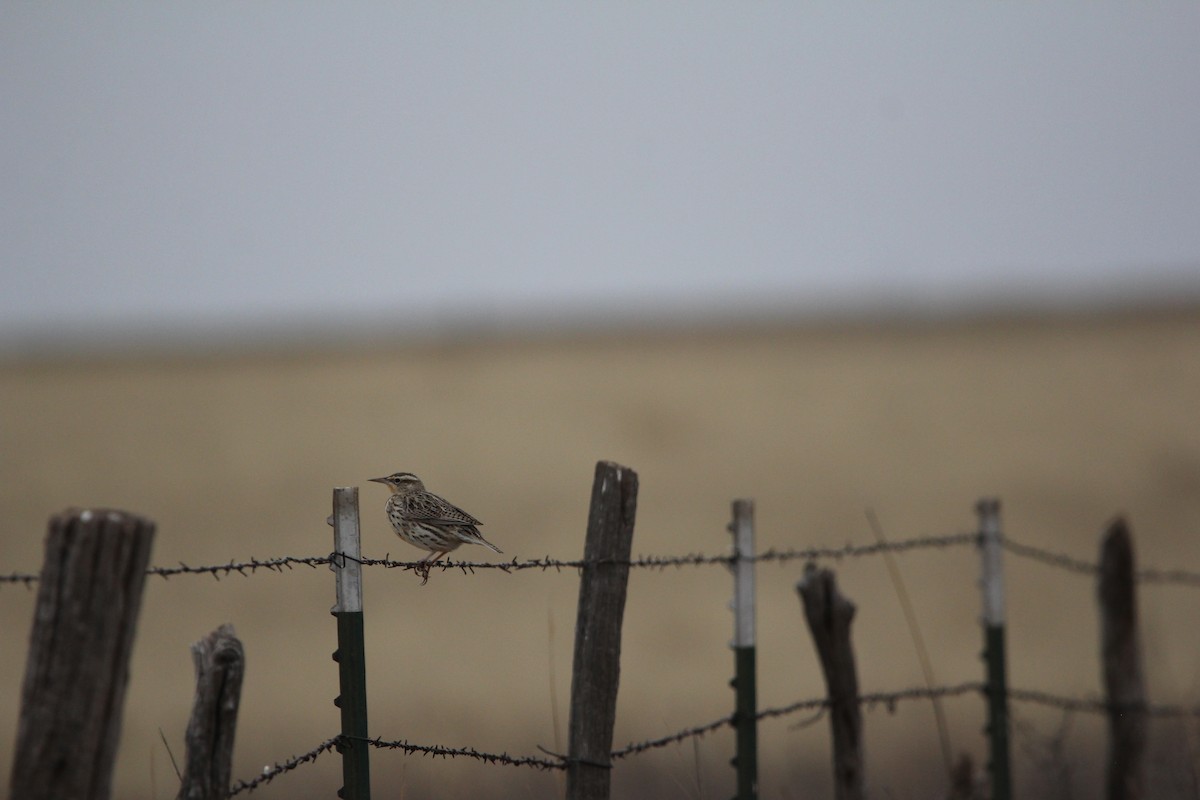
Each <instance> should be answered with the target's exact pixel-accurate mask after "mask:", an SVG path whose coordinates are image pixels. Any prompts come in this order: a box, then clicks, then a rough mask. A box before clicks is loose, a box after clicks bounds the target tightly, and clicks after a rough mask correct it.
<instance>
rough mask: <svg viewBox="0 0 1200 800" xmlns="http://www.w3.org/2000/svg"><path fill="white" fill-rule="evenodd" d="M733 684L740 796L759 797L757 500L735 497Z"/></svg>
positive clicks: (744, 799)
mask: <svg viewBox="0 0 1200 800" xmlns="http://www.w3.org/2000/svg"><path fill="white" fill-rule="evenodd" d="M729 530H730V532H731V533H732V534H733V563H732V564H731V569H732V571H733V602H732V604H731V608H732V609H733V653H734V670H735V672H734V679H733V687H734V691H735V692H736V693H737V704H736V706H735V711H734V715H733V724H734V727H735V729H736V730H737V756H736V757H735V758H734V759H733V764H734V766H735V767H736V768H737V798H736V800H755V798H756V797H758V698H757V686H756V678H755V671H756V668H755V643H754V501H753V500H734V501H733V522H731V523H730V525H729Z"/></svg>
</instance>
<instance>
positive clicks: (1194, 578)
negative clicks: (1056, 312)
mask: <svg viewBox="0 0 1200 800" xmlns="http://www.w3.org/2000/svg"><path fill="white" fill-rule="evenodd" d="M978 541H979V534H977V533H955V534H949V535H945V536H921V537H916V538H912V539H904V540H900V541H891V542H872V543H870V544H863V545H856V544H847V545H843V546H841V547H807V548H790V549H786V550H776V549H773V548H772V549H769V550H765V551H763V552H761V553H758V554H756V555H754V556H751V560H753V561H756V562H762V563H777V564H786V563H788V562H791V561H817V560H822V559H825V560H832V561H841V560H844V559H848V558H860V557H864V556H872V555H878V554H881V553H885V552H891V553H904V552H909V551H913V550H920V549H929V548H940V549H944V548H949V547H955V546H958V545H964V544H974V543H977V542H978ZM1002 542H1003V545H1004V548H1005V549H1006V550H1008V552H1010V553H1012V554H1013V555H1015V556H1018V557H1021V558H1027V559H1030V560H1032V561H1037V562H1040V563H1042V564H1046V565H1047V566H1051V567H1055V568H1058V569H1062V570H1065V571H1067V572H1074V573H1077V574H1081V575H1095V574H1097V573H1098V572H1099V570H1100V566H1099V565H1098V564H1096V563H1094V562H1091V561H1084V560H1082V559H1078V558H1074V557H1073V556H1069V555H1067V554H1065V553H1059V552H1055V551H1052V550H1047V549H1046V548H1042V547H1037V546H1035V545H1029V544H1023V543H1021V542H1017V541H1015V540H1013V539H1010V538H1009V537H1007V536H1006V537H1003V539H1002ZM345 558H349V556H345V555H344V554H341V553H331V554H330V555H328V556H279V557H277V558H268V559H258V558H253V557H251V558H250V559H248V560H246V561H233V560H230V561H229V562H227V563H224V564H208V565H202V566H192V565H189V564H184V563H183V562H180V563H179V564H178V565H177V566H173V567H150V568H149V569H147V570H146V574H147V575H157V576H159V577H161V578H164V579H165V578H170V577H173V576H176V575H211V576H212V577H213V578H216V579H217V580H220V579H221V578H222V577H225V576H228V575H232V574H234V573H236V574H238V575H241V576H243V577H247V576H249V575H252V574H255V573H257V572H259V571H264V572H277V573H282V572H285V571H289V570H292V569H294V568H295V567H299V566H304V567H309V568H310V569H316V568H317V567H320V566H327V565H330V564H334V563H335V562H336V561H338V560H340V559H345ZM736 560H737V557H736V556H734V555H731V554H720V555H711V554H704V553H687V554H684V555H679V556H655V555H650V556H639V557H637V558H633V559H628V560H618V559H592V560H588V559H557V558H551V557H550V556H543V557H541V558H530V559H516V558H514V559H512V560H511V561H453V560H450V559H444V560H440V561H435V562H432V564H429V563H424V562H420V561H396V560H393V559H391V558H390V557H386V556H385V557H384V558H361V559H359V560H358V561H359V563H360V564H362V565H363V566H367V567H383V568H384V569H399V570H404V571H414V570H419V569H424V568H426V567H432V568H434V569H437V570H440V571H442V572H446V571H448V570H455V569H456V570H460V571H461V572H463V573H467V574H474V573H475V572H477V571H480V570H500V571H501V572H505V573H513V572H522V571H525V570H532V569H536V570H541V571H543V572H545V571H547V570H555V571H562V570H566V569H572V570H577V569H583V568H584V567H588V566H598V565H610V564H611V565H617V566H624V567H630V568H633V569H656V570H665V569H667V568H668V567H675V568H682V567H702V566H711V565H715V564H724V565H726V566H732V565H733V563H734V562H735V561H736ZM1134 577H1135V579H1136V580H1137V581H1139V582H1142V583H1156V584H1174V585H1177V586H1185V587H1191V588H1200V572H1197V571H1193V570H1183V569H1169V570H1168V569H1157V568H1153V567H1149V568H1145V569H1140V570H1138V571H1137V572H1136V573H1135V576H1134ZM39 578H40V576H39V575H38V574H37V573H30V572H12V573H9V574H7V575H0V584H6V583H10V584H16V583H19V584H23V585H24V586H25V587H26V588H30V587H32V585H33V584H35V583H37V582H38V580H39Z"/></svg>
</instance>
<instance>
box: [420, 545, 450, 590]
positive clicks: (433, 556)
mask: <svg viewBox="0 0 1200 800" xmlns="http://www.w3.org/2000/svg"><path fill="white" fill-rule="evenodd" d="M448 552H450V551H449V550H441V551H435V552H432V553H430V554H429V555H427V556H425V557H424V558H422V559H421V560H420V561H419V562H418V566H417V570H416V572H417V574H418V575H420V576H421V585H422V586H424V585H425V584H427V583H429V570H430V569H431V568H432V567H433V562H435V561H437V560H438V559H439V558H441V557H442V556H444V555H446V553H448Z"/></svg>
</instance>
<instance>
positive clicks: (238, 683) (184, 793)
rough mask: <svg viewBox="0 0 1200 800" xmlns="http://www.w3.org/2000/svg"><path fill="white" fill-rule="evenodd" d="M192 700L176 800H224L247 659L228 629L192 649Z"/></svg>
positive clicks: (212, 634) (209, 637)
mask: <svg viewBox="0 0 1200 800" xmlns="http://www.w3.org/2000/svg"><path fill="white" fill-rule="evenodd" d="M192 660H193V661H194V662H195V664H196V699H195V702H193V704H192V717H191V720H190V721H189V722H188V727H187V735H186V737H185V739H186V742H187V763H186V765H185V766H184V770H183V783H182V785H181V786H180V787H179V794H178V795H176V800H225V798H226V797H228V796H229V778H230V773H231V765H232V762H233V739H234V735H235V734H236V733H237V716H238V706H239V704H240V703H241V699H242V678H243V676H244V675H245V674H246V657H245V652H244V651H243V649H242V643H241V641H240V640H239V639H238V638H237V635H236V634H235V633H234V631H233V626H232V625H222V626H221V627H219V628H217V629H216V630H215V631H213V632H212V633H210V634H209V635H208V636H206V637H204V638H203V639H201V640H200V641H198V642H196V643H195V644H194V645H192Z"/></svg>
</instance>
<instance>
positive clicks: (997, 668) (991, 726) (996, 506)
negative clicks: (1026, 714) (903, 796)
mask: <svg viewBox="0 0 1200 800" xmlns="http://www.w3.org/2000/svg"><path fill="white" fill-rule="evenodd" d="M975 510H976V512H977V513H978V514H979V547H980V549H981V551H982V553H983V580H982V589H983V630H984V647H983V660H984V663H985V664H986V665H987V688H986V689H985V692H986V694H987V701H988V723H987V734H988V739H989V742H990V750H991V752H990V759H989V761H988V770H989V771H990V772H991V776H992V800H1010V798H1011V797H1012V776H1011V772H1010V766H1009V749H1008V734H1009V725H1008V679H1007V677H1006V675H1005V663H1006V661H1005V654H1004V569H1003V565H1004V561H1003V556H1004V543H1003V535H1002V534H1001V532H1000V501H999V500H997V499H994V498H985V499H983V500H980V501H979V502H978V503H976V504H975Z"/></svg>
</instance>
